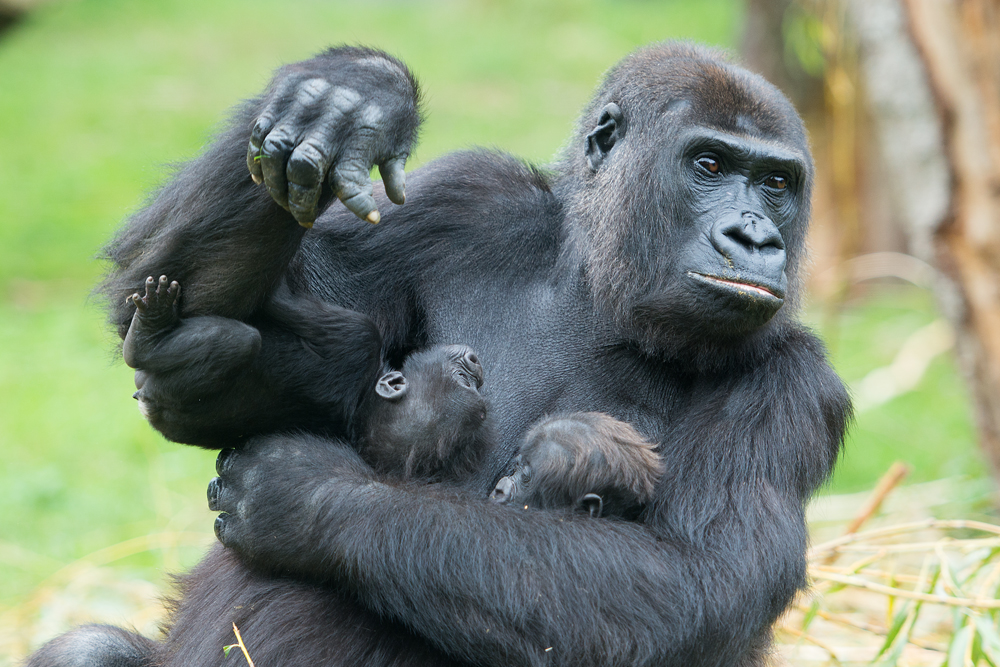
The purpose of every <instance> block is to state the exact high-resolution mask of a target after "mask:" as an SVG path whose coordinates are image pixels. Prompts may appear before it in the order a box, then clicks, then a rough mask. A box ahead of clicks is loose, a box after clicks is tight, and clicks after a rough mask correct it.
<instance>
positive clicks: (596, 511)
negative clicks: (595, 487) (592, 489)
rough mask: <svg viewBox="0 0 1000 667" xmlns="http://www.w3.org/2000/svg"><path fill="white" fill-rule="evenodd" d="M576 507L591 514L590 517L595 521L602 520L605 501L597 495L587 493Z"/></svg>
mask: <svg viewBox="0 0 1000 667" xmlns="http://www.w3.org/2000/svg"><path fill="white" fill-rule="evenodd" d="M576 506H577V507H579V508H581V509H585V510H587V511H588V512H590V516H592V517H593V518H595V519H600V518H601V512H603V511H604V500H603V499H602V498H601V497H600V496H599V495H597V494H596V493H585V494H583V495H582V496H580V499H579V500H577V501H576Z"/></svg>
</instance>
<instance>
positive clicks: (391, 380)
mask: <svg viewBox="0 0 1000 667" xmlns="http://www.w3.org/2000/svg"><path fill="white" fill-rule="evenodd" d="M406 389H407V385H406V378H405V377H404V376H403V374H402V373H400V372H399V371H389V372H388V373H386V374H385V375H383V376H382V377H380V378H379V380H378V384H377V385H375V393H376V394H378V395H379V396H381V397H382V398H384V399H386V400H387V401H398V400H399V399H401V398H403V396H405V395H406Z"/></svg>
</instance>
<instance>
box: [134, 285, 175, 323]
mask: <svg viewBox="0 0 1000 667" xmlns="http://www.w3.org/2000/svg"><path fill="white" fill-rule="evenodd" d="M180 296H181V285H180V283H178V282H177V281H176V280H174V281H173V282H170V281H169V280H168V279H167V277H166V276H160V280H159V281H156V280H154V279H153V276H150V277H148V278H146V294H145V295H140V294H139V293H138V292H137V293H135V294H133V295H132V296H130V297H129V300H131V301H132V303H133V304H135V317H134V318H133V320H132V327H135V326H136V325H137V324H138V325H139V326H140V328H142V329H146V330H149V331H150V333H152V332H154V331H156V332H159V331H162V330H164V329H169V328H172V327H173V326H174V325H175V324H177V322H179V321H180V315H179V314H178V312H177V302H178V300H179V299H180Z"/></svg>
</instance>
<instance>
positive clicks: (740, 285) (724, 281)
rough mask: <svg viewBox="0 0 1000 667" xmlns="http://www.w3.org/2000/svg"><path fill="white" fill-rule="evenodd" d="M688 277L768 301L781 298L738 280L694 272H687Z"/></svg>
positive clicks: (764, 289) (757, 286)
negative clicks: (732, 288) (747, 293)
mask: <svg viewBox="0 0 1000 667" xmlns="http://www.w3.org/2000/svg"><path fill="white" fill-rule="evenodd" d="M688 275H689V276H693V277H695V278H698V279H699V280H703V281H705V282H709V283H715V284H719V285H725V286H727V287H734V288H736V289H738V290H742V291H745V292H749V293H750V294H756V295H758V296H763V297H767V298H770V299H782V298H783V296H778V295H777V294H775V293H774V292H772V291H771V290H769V289H768V288H766V287H761V286H760V285H753V284H751V283H744V282H740V281H738V280H731V279H729V278H720V277H718V276H709V275H706V274H704V273H697V272H695V271H688Z"/></svg>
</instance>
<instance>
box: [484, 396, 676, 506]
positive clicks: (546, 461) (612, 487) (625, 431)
mask: <svg viewBox="0 0 1000 667" xmlns="http://www.w3.org/2000/svg"><path fill="white" fill-rule="evenodd" d="M662 475H663V461H662V460H661V459H660V456H659V455H658V454H657V453H656V452H655V451H654V447H653V445H652V444H651V443H649V442H648V441H647V440H645V439H644V438H643V437H642V436H641V435H639V433H638V432H637V431H636V430H635V429H634V428H632V426H631V425H629V424H626V423H625V422H622V421H618V420H617V419H614V418H613V417H611V416H609V415H606V414H603V413H600V412H574V413H570V414H565V415H557V416H554V417H548V418H546V419H543V420H542V421H540V422H538V423H537V424H536V425H535V426H534V427H532V429H531V430H530V431H529V432H528V435H527V436H525V439H524V444H523V445H522V446H521V451H520V453H519V454H518V456H517V458H516V459H515V460H514V472H512V473H511V474H510V475H508V476H506V477H503V478H501V479H500V481H499V482H497V485H496V488H494V489H493V493H491V494H490V500H492V501H493V502H495V503H500V504H504V505H519V506H523V507H524V509H528V508H529V507H531V508H539V509H549V508H556V507H567V506H570V507H574V506H575V507H580V508H583V509H586V510H587V511H589V512H590V515H591V516H593V517H600V516H602V515H606V516H617V517H621V518H625V519H629V520H631V519H635V518H636V517H637V516H638V514H639V511H640V510H641V509H642V506H643V505H645V504H646V503H647V502H649V500H650V499H651V498H652V497H653V489H654V488H655V487H656V482H657V481H658V480H659V478H660V477H661V476H662Z"/></svg>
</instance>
